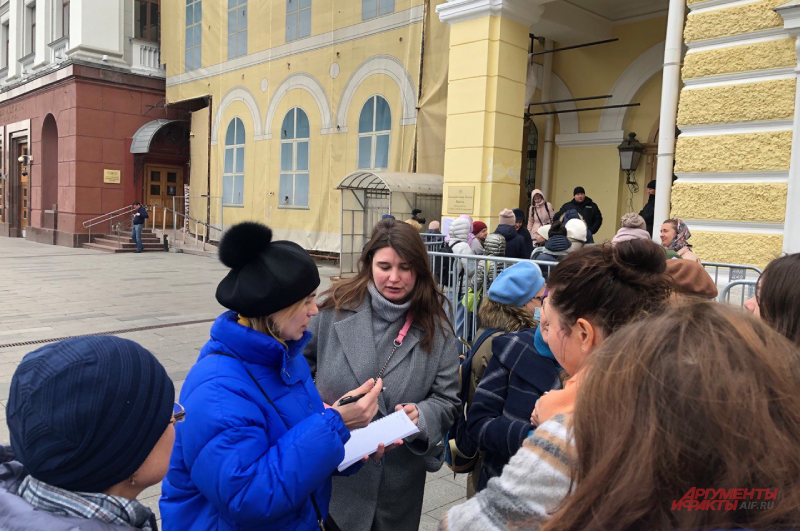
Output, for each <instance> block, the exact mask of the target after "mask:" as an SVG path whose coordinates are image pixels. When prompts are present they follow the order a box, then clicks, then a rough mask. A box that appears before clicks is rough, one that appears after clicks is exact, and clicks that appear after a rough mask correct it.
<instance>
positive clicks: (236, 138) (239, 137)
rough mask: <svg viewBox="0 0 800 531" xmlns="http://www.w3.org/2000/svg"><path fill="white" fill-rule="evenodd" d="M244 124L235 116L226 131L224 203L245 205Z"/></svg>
mask: <svg viewBox="0 0 800 531" xmlns="http://www.w3.org/2000/svg"><path fill="white" fill-rule="evenodd" d="M244 141H245V133H244V124H243V123H242V121H241V120H240V119H239V118H234V119H233V120H231V123H230V124H228V132H227V133H225V169H224V171H223V172H222V204H224V205H225V206H243V205H244Z"/></svg>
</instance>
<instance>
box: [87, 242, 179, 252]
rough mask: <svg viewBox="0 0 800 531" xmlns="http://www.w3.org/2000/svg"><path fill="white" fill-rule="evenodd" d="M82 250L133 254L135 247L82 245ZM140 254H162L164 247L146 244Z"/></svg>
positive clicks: (97, 244)
mask: <svg viewBox="0 0 800 531" xmlns="http://www.w3.org/2000/svg"><path fill="white" fill-rule="evenodd" d="M83 248H84V249H93V250H95V251H103V252H106V253H133V252H136V245H135V244H131V245H130V246H122V247H117V246H116V245H105V244H99V243H84V244H83ZM142 252H145V253H157V252H162V253H163V252H164V246H163V245H161V244H160V243H159V244H146V245H144V247H143V249H142Z"/></svg>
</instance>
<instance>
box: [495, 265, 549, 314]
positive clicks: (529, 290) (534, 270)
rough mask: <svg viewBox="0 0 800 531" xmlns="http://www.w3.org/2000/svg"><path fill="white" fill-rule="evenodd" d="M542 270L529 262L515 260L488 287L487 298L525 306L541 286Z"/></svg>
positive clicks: (542, 280) (542, 283)
mask: <svg viewBox="0 0 800 531" xmlns="http://www.w3.org/2000/svg"><path fill="white" fill-rule="evenodd" d="M543 286H544V277H543V276H542V270H541V269H539V266H537V265H536V264H534V263H531V262H517V263H516V264H514V265H513V266H511V267H509V268H507V269H504V270H503V271H502V272H501V273H500V275H499V276H498V277H497V278H496V279H495V281H494V282H492V285H491V287H489V298H490V299H491V300H493V301H494V302H499V303H500V304H506V305H508V306H517V307H520V306H525V305H526V304H527V303H528V302H529V301H530V300H531V299H532V298H533V297H534V296H536V293H538V291H539V290H540V289H542V287H543Z"/></svg>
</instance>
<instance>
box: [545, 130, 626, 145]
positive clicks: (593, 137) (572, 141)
mask: <svg viewBox="0 0 800 531" xmlns="http://www.w3.org/2000/svg"><path fill="white" fill-rule="evenodd" d="M624 139H625V131H597V132H594V133H573V134H565V135H564V134H562V135H556V145H557V146H558V147H560V148H565V147H585V146H617V145H619V144H620V142H622V141H623V140H624Z"/></svg>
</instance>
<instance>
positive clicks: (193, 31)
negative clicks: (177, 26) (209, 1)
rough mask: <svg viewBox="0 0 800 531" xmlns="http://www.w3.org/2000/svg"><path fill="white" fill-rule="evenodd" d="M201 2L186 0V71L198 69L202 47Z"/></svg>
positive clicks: (198, 0) (199, 0) (200, 0)
mask: <svg viewBox="0 0 800 531" xmlns="http://www.w3.org/2000/svg"><path fill="white" fill-rule="evenodd" d="M202 22H203V2H202V0H186V47H185V49H186V52H185V63H186V70H195V69H197V68H200V62H201V55H200V49H201V48H202V45H203V24H202Z"/></svg>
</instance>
